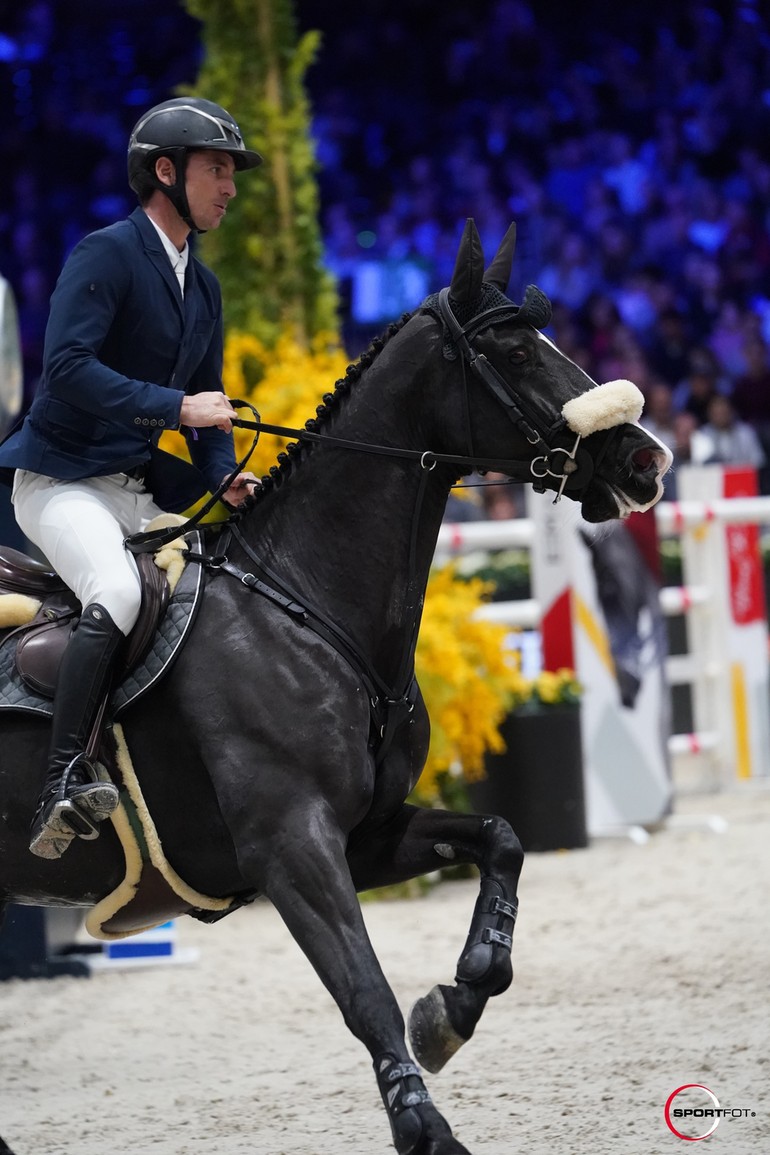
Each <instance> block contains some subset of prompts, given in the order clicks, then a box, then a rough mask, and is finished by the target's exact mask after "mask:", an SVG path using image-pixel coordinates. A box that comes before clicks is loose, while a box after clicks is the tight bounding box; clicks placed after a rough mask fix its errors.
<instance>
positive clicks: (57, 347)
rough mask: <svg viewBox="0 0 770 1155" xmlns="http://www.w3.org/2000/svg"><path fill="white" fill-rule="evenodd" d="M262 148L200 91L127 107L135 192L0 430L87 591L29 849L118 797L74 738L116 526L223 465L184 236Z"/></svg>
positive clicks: (61, 682) (186, 497)
mask: <svg viewBox="0 0 770 1155" xmlns="http://www.w3.org/2000/svg"><path fill="white" fill-rule="evenodd" d="M261 159H262V158H261V157H260V156H259V154H258V153H256V152H253V151H252V150H250V149H247V148H246V147H245V145H244V143H243V139H242V137H241V133H240V130H239V128H238V125H237V124H236V122H235V121H234V120H233V118H232V116H230V114H229V113H228V112H226V111H225V110H224V109H223V108H220V107H219V105H217V104H213V103H211V101H208V100H200V99H198V98H194V97H183V98H179V99H174V100H167V101H165V102H164V103H163V104H159V105H156V106H155V107H154V108H151V109H150V110H149V111H148V112H147V113H145V115H144V116H142V117H141V118H140V120H139V121H138V123H137V124H136V126H135V127H134V129H133V131H132V133H131V138H130V141H129V146H128V177H129V183H130V185H131V188H132V189H133V190H134V192H135V193H136V194H137V196H138V198H139V207H138V208H136V209H135V210H134V212H133V213H132V214H131V216H130V217H129V218H128V219H127V220H125V221H121V222H119V223H117V224H113V225H111V226H110V227H108V228H105V229H101V230H99V231H98V232H95V233H92V234H91V235H90V236H87V237H86V238H85V239H84V240H82V241H81V242H80V244H78V245H77V246H76V248H75V249H74V250H73V252H72V254H71V256H70V257H69V259H68V261H67V263H66V264H65V266H64V269H63V271H62V274H61V276H60V278H59V281H58V284H57V286H56V290H55V292H54V294H53V297H52V300H51V312H50V317H49V321H48V328H47V332H46V341H45V358H44V366H43V374H42V378H41V383H40V388H39V389H38V391H37V394H36V396H35V399H34V401H33V403H32V406H31V408H30V410H29V412H28V414H27V415H26V417H25V419H24V420H23V422H22V423H21V424H20V425H19V426H18V427H17V428H16V429H15V430H14V431H12V433H11V434H10V436H9V437H8V438H6V440H5V441H4V442H3V444H2V446H0V471H1V472H2V474H3V475H4V480H5V481H6V482H8V483H11V482H12V484H13V498H12V500H13V504H14V510H15V514H16V519H17V521H18V523H19V526H20V527H21V529H22V530H23V532H24V534H25V535H26V536H27V537H28V538H29V540H30V541H32V542H34V544H35V545H36V546H38V547H39V549H40V550H41V551H42V552H43V554H44V555H45V556H46V558H47V559H48V561H49V562H50V563H51V565H52V566H53V567H54V568H55V569H56V571H57V572H58V573H59V575H60V576H61V577H62V579H63V580H64V581H65V582H66V584H67V585H68V586H69V587H70V589H71V590H72V591H73V592H74V593H75V594H76V595H77V597H78V598H79V600H80V602H81V605H82V607H83V613H82V617H81V620H80V624H79V625H78V627H77V629H76V630H75V632H74V633H73V635H72V639H71V641H70V642H69V643H68V646H67V650H66V653H65V657H64V659H63V662H62V665H61V669H60V673H59V678H58V682H57V688H56V696H55V701H54V716H53V729H52V736H51V746H50V754H49V763H48V773H47V776H46V779H45V784H44V786H43V791H42V795H41V798H40V802H39V805H38V808H37V812H36V814H35V817H34V820H33V823H32V831H31V842H30V850H31V851H32V853H33V854H36V855H38V856H39V857H41V858H49V859H52V858H59V857H60V856H61V855H62V854H63V853H64V851H65V850H66V849H67V847H68V846H69V844H70V842H71V841H72V839H73V838H74V837H75V836H76V835H77V836H80V837H81V838H94V837H96V835H97V834H98V824H99V823H100V822H101V821H102V820H103V819H104V818H106V817H107V816H108V815H109V814H110V813H111V812H112V811H113V810H114V809H115V807H116V806H117V804H118V791H117V789H116V788H115V786H114V785H112V783H109V782H102V781H99V778H98V775H97V772H96V769H95V767H94V765H93V764H92V762H91V760H89V758H88V757H87V756H86V754H85V749H86V746H87V743H88V739H89V735H90V733H91V730H92V727H93V725H94V721H95V718H96V716H97V713H98V710H99V707H100V704H101V703H102V701H103V699H104V698H105V695H106V694H107V693H108V692H109V688H110V684H111V680H112V676H113V672H114V670H115V668H116V665H117V662H118V658H119V655H120V653H121V650H122V648H123V642H124V639H125V637H126V636H127V635H128V634H129V633H130V631H131V628H132V627H133V625H134V624H135V622H136V620H137V617H138V614H139V607H140V582H139V575H138V571H137V567H136V563H135V561H134V558H133V556H132V555H131V554H130V553H128V552H127V551H126V549H125V548H124V545H123V542H124V539H125V537H126V535H127V534H130V533H132V532H136V531H141V530H143V529H144V528H145V527H146V525H147V524H148V522H150V521H151V520H152V519H153V518H154V517H155V516H156V515H158V514H159V513H160V512H161V511H162V510H170V511H176V510H180V509H184V508H186V507H187V506H189V505H191V504H192V503H193V502H194V501H196V500H197V499H198V498H199V497H200V496H201V494H202V493H203V492H205V490H206V489H210V490H215V489H216V488H217V487H219V486H220V484H221V483H222V481H223V479H224V478H227V477H228V476H230V475H231V474H233V473H234V471H235V470H236V461H235V455H234V449H233V438H232V425H231V418H232V417H234V416H235V411H234V409H233V408H232V406H231V405H230V402H229V401H228V399H227V398H226V396H225V394H224V390H223V386H222V379H221V373H222V349H223V323H222V302H221V292H220V287H219V283H218V281H217V279H216V277H215V276H214V274H213V273H212V272H211V271H210V270H208V269H207V268H206V267H205V266H204V265H202V264H201V263H200V262H199V261H198V260H197V259H196V258H195V257H194V256H192V254H191V252H190V247H189V244H188V237H189V234H190V233H191V232H193V231H195V232H199V233H202V232H206V231H207V230H209V229H216V228H218V227H219V225H220V224H221V222H222V220H223V219H224V216H225V214H226V212H227V206H228V203H229V201H230V200H231V198H232V197H234V196H235V195H236V189H235V183H234V179H233V178H234V174H235V173H236V172H240V171H242V170H245V169H251V168H255V167H256V166H257V165H258V164H260V162H261ZM165 429H180V430H181V431H182V432H183V433H184V434H185V436H186V438H187V441H188V444H189V447H190V454H191V457H192V461H193V463H194V465H193V466H191V465H189V464H188V463H185V462H182V461H181V460H179V459H177V458H175V457H172V456H171V455H169V454H166V453H164V452H162V451H161V450H159V449H158V440H159V438H160V436H161V434H162V433H163V431H164V430H165ZM250 484H256V478H254V476H253V474H250V473H241V474H238V475H237V476H234V477H233V480H232V482H231V484H230V486H229V488H228V489H227V490H226V492H225V493H224V494H223V500H224V501H225V502H227V503H228V504H230V505H233V506H237V505H239V504H240V503H241V501H242V500H243V498H244V496H245V495H246V493H247V492H248V486H249V485H250Z"/></svg>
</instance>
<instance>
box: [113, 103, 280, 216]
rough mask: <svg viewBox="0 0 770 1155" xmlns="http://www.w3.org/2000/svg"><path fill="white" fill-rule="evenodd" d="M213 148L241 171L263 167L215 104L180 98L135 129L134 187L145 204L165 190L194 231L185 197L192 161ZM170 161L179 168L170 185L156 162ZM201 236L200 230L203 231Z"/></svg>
mask: <svg viewBox="0 0 770 1155" xmlns="http://www.w3.org/2000/svg"><path fill="white" fill-rule="evenodd" d="M197 148H213V149H219V150H220V151H222V152H226V153H228V154H229V155H230V156H231V157H232V158H233V161H234V162H235V168H236V170H237V171H241V170H243V169H247V168H256V166H257V165H258V164H261V163H262V157H261V156H260V155H259V153H258V152H253V151H252V150H251V149H248V148H246V147H245V145H244V143H243V137H242V136H241V130H240V129H239V127H238V125H237V124H236V123H235V121H234V120H233V118H232V116H231V115H230V113H229V112H226V111H225V109H224V108H221V107H220V105H218V104H214V103H213V102H212V101H210V100H201V99H200V98H199V97H197V96H180V97H176V98H175V99H173V100H164V101H163V103H162V104H156V105H155V106H154V107H153V108H151V109H150V110H149V112H145V114H144V116H142V117H141V119H140V120H139V121H137V123H136V124H135V125H134V128H133V130H132V132H131V137H130V139H129V142H128V183H129V185H130V186H131V188H132V189H133V190H134V192H135V193H136V194H137V196H138V197H139V199H140V200H143V199H144V198H145V197H146V195H147V193H148V192H149V191H150V190H151V189H155V188H157V189H160V191H161V192H162V193H164V194H165V195H166V196H167V197H168V198H169V200H170V201H171V203H172V204H173V206H174V208H175V209H176V210H177V212H178V213H179V215H180V217H181V218H182V220H183V221H185V223H186V224H188V225H189V226H190V228H192V229H194V228H196V226H195V223H194V221H193V220H192V218H191V217H190V206H189V204H188V203H187V193H186V192H185V170H186V167H187V155H188V153H189V152H190V150H191V149H197ZM159 156H167V157H170V159H171V160H172V161H173V162H174V167H175V169H176V181H175V182H174V184H173V185H165V184H163V182H162V181H159V180H158V178H157V176H156V175H155V161H156V160H157V159H158V157H159ZM198 231H200V230H198Z"/></svg>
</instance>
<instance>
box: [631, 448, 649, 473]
mask: <svg viewBox="0 0 770 1155" xmlns="http://www.w3.org/2000/svg"><path fill="white" fill-rule="evenodd" d="M631 461H632V462H633V464H634V466H635V468H636V469H641V470H642V471H645V470H647V469H649V468H650V466H651V465H655V454H654V453H653V451H652V450H651V449H637V451H636V453H634V454H633V456H632V457H631Z"/></svg>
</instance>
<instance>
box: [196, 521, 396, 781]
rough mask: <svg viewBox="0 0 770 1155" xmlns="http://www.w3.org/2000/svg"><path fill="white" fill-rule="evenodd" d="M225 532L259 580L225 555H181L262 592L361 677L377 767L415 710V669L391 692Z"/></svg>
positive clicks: (341, 635) (330, 627)
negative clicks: (401, 690) (241, 550)
mask: <svg viewBox="0 0 770 1155" xmlns="http://www.w3.org/2000/svg"><path fill="white" fill-rule="evenodd" d="M230 532H232V534H233V535H234V536H235V537H236V538H237V540H238V543H239V545H241V546H242V547H243V548H244V549H245V551H246V553H247V554H248V556H249V558H250V560H251V562H252V564H253V566H254V568H255V569H257V568H258V569H260V570H261V572H262V573H263V577H258V576H257V574H256V573H254V572H250V571H247V570H243V569H241V568H240V566H237V565H236V564H235V563H234V562H232V561H230V560H229V558H228V557H227V555H226V553H224V552H220V553H217V554H204V553H199V552H197V551H192V550H191V551H189V552H188V553H187V554H186V555H185V556H186V557H187V560H188V561H193V562H198V563H199V564H201V565H202V566H203V567H204V568H205V569H207V570H208V571H209V572H210V573H218V572H220V571H221V572H222V573H226V574H228V575H229V576H230V577H234V578H236V580H237V581H239V582H240V583H241V584H242V585H244V586H246V588H247V589H250V590H253V592H254V593H258V594H261V595H262V597H264V598H267V600H268V601H271V602H272V603H273V604H274V605H277V606H278V607H279V608H280V609H282V610H283V611H284V612H285V613H287V614H288V615H289V616H290V617H291V618H292V619H293V620H294V621H295V622H297V624H298V625H302V626H307V627H308V629H311V630H313V632H314V633H316V634H317V635H318V636H319V637H320V638H323V640H324V641H325V642H327V643H328V644H329V645H330V646H332V647H333V648H334V649H335V650H336V651H337V653H338V654H340V655H341V657H343V658H344V659H345V661H346V662H347V663H348V665H349V666H350V667H351V668H352V669H353V670H354V671H355V672H356V674H357V675H358V676H359V677H360V679H361V681H362V683H363V685H364V689H365V690H366V693H367V697H368V700H369V711H370V715H371V722H372V744H373V745H374V747H375V749H376V754H375V763H376V764H377V765H379V764H380V763H381V762H382V760H383V758H384V757H385V755H386V754H387V752H388V750H389V748H390V745H391V743H392V741H393V739H394V737H395V735H396V733H397V732H398V730H399V728H400V727H401V725H402V724H403V723H404V722H405V721H406V719H407V718H408V717H409V716H410V715H411V714H412V712H413V711H414V707H415V703H416V701H417V697H418V687H417V682H416V680H415V677H414V670H413V669H412V671H411V673H410V676H409V679H408V683H407V685H406V688H405V690H404V692H403V693H398V692H397V691H395V690H394V689H393V688H392V687H391V686H389V685H388V684H387V683H386V682H384V681H383V679H382V678H380V676H379V674H378V673H377V671H376V670H374V669H373V668H372V666H371V664H370V663H369V662H368V660H367V658H366V657H365V655H364V654H363V653H362V652H361V650H360V649H359V648H358V646H357V645H356V643H355V641H354V640H353V639H352V638H351V637H350V636H349V635H348V634H347V633H346V632H345V631H344V630H343V629H342V628H341V627H340V626H338V625H337V624H336V623H335V622H332V621H331V620H330V619H329V618H328V617H327V616H326V615H325V614H324V613H323V612H322V611H321V610H319V609H317V608H316V607H314V606H312V605H311V604H310V602H309V601H308V599H306V598H304V597H303V596H302V595H301V594H297V593H295V592H294V591H293V590H291V589H290V588H289V587H288V586H287V585H286V583H285V582H283V581H282V579H280V578H278V576H277V575H276V574H274V573H273V572H272V571H271V570H270V569H268V568H267V566H265V565H264V563H263V562H261V561H260V560H259V559H258V558H257V556H256V555H255V554H254V552H253V550H252V549H251V548H250V546H249V545H248V543H247V542H246V541H245V540H244V538H243V536H242V534H241V533H240V531H239V530H238V529H237V526H235V525H233V526H231V527H230ZM265 579H268V580H265Z"/></svg>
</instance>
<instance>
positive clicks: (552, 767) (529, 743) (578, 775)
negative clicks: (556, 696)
mask: <svg viewBox="0 0 770 1155" xmlns="http://www.w3.org/2000/svg"><path fill="white" fill-rule="evenodd" d="M500 732H501V734H502V736H503V739H504V740H505V744H506V747H507V749H506V750H505V752H504V753H503V754H489V755H487V758H486V763H485V765H486V771H487V777H486V778H485V779H484V780H483V781H481V782H474V783H471V784H470V785H469V787H468V796H469V798H470V801H471V804H472V806H473V808H474V810H475V811H476V812H477V813H478V814H498V815H500V817H501V818H505V819H507V821H508V822H510V824H511V826H512V827H513V829H514V830H515V832H516V834H517V835H518V837H519V840H520V841H521V844H522V846H523V847H524V850H525V851H540V850H577V849H581V848H583V847H585V846H587V845H588V832H587V829H586V810H585V790H584V784H583V752H582V745H581V731H580V708H579V707H577V706H546V707H543V708H542V709H539V710H518V711H514V712H513V713H511V714H509V715H508V717H507V718H506V719H505V721H504V722H503V725H502V726H501V727H500Z"/></svg>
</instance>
